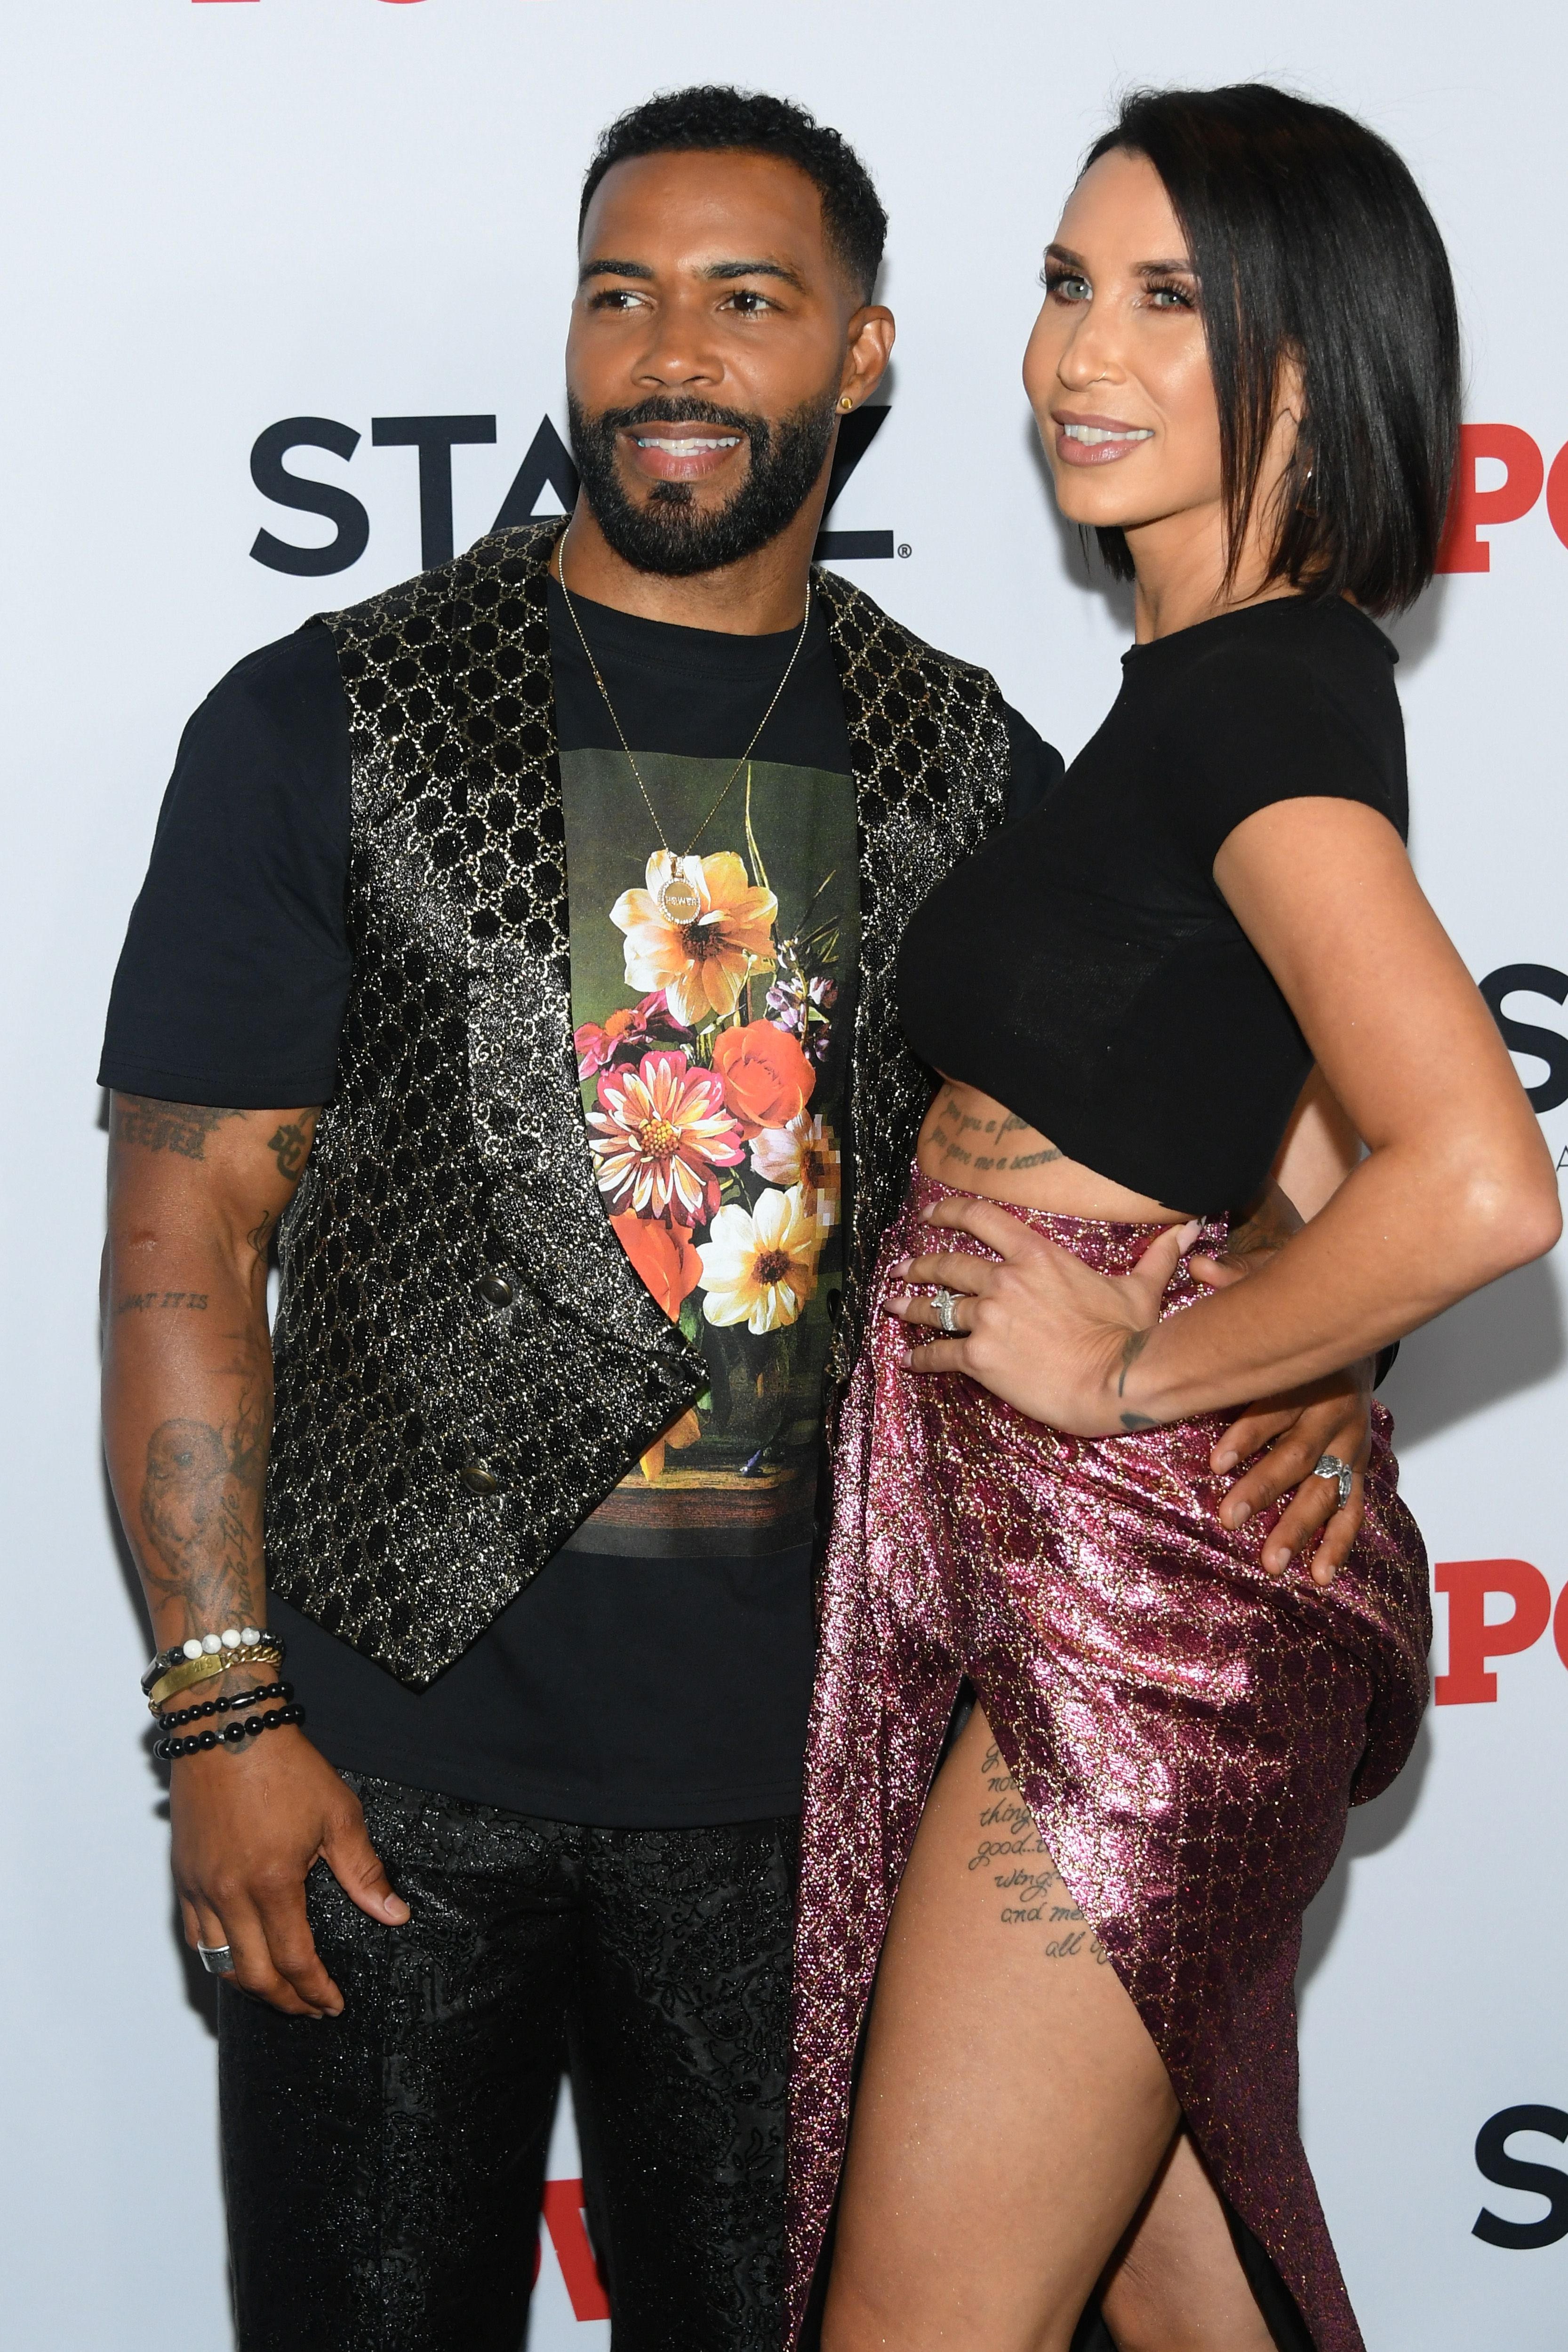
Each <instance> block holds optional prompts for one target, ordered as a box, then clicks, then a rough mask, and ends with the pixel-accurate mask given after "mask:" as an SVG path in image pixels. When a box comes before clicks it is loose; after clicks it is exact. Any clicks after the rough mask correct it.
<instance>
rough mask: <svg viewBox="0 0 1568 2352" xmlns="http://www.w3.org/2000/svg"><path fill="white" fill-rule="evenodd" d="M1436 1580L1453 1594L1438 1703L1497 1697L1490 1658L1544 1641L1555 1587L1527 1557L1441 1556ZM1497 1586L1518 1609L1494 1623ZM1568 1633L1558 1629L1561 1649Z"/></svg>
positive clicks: (1566, 1659)
mask: <svg viewBox="0 0 1568 2352" xmlns="http://www.w3.org/2000/svg"><path fill="white" fill-rule="evenodd" d="M1433 1582H1434V1583H1435V1584H1436V1588H1437V1590H1438V1591H1439V1592H1446V1593H1447V1596H1448V1671H1447V1674H1446V1675H1438V1677H1437V1680H1436V1687H1435V1688H1434V1690H1433V1694H1432V1696H1433V1697H1434V1698H1435V1700H1436V1703H1437V1705H1438V1706H1478V1705H1481V1704H1484V1703H1485V1702H1486V1701H1488V1700H1490V1699H1495V1698H1496V1696H1497V1676H1496V1675H1493V1674H1489V1673H1488V1672H1487V1662H1488V1660H1489V1659H1490V1658H1507V1657H1511V1656H1512V1655H1513V1654H1514V1653H1515V1652H1516V1651H1518V1650H1528V1649H1529V1647H1530V1645H1531V1643H1532V1642H1539V1641H1540V1639H1541V1636H1542V1633H1545V1631H1546V1628H1547V1625H1548V1624H1549V1622H1551V1617H1552V1587H1551V1586H1550V1585H1549V1584H1548V1583H1547V1581H1546V1579H1545V1578H1544V1577H1543V1576H1542V1573H1541V1570H1539V1569H1538V1568H1531V1564H1530V1562H1529V1561H1528V1560H1527V1559H1448V1560H1442V1561H1439V1563H1438V1565H1437V1567H1436V1569H1435V1570H1433ZM1565 1589H1568V1588H1565ZM1494 1592H1495V1593H1499V1594H1501V1595H1504V1596H1506V1598H1507V1599H1509V1600H1510V1601H1512V1602H1513V1614H1512V1615H1511V1616H1510V1617H1503V1618H1500V1619H1499V1620H1497V1621H1496V1622H1491V1623H1489V1622H1488V1620H1487V1599H1488V1596H1489V1594H1490V1593H1494ZM1558 1615H1559V1618H1560V1619H1561V1618H1562V1615H1563V1612H1562V1611H1561V1610H1560V1611H1559V1612H1558ZM1562 1644H1563V1635H1562V1634H1559V1636H1558V1646H1559V1648H1560V1649H1561V1648H1562ZM1564 1664H1568V1652H1565V1653H1564Z"/></svg>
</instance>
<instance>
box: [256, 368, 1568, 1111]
mask: <svg viewBox="0 0 1568 2352" xmlns="http://www.w3.org/2000/svg"><path fill="white" fill-rule="evenodd" d="M887 416H888V411H887V408H886V407H885V406H883V407H880V408H858V409H855V410H854V411H852V413H851V414H850V415H847V417H845V419H844V421H843V423H842V424H841V425H839V428H838V439H837V446H835V449H834V453H833V465H832V469H831V471H830V473H829V475H828V478H827V497H826V502H825V504H824V507H823V520H824V521H825V522H826V519H827V517H828V516H829V515H830V514H831V513H832V511H833V509H834V506H835V505H836V504H837V499H838V497H839V494H840V493H841V491H842V490H843V489H844V488H845V485H846V484H847V482H848V480H849V478H850V476H851V475H852V474H853V473H854V471H855V468H856V467H857V466H858V464H859V463H860V460H861V458H862V457H864V456H865V455H866V452H867V450H868V448H869V447H870V446H871V444H872V442H873V441H874V440H875V439H876V437H877V436H878V434H879V432H880V431H881V429H882V426H883V425H884V424H885V423H886V422H887ZM370 430H371V440H372V443H373V444H374V446H376V447H377V448H407V449H416V450H417V451H418V453H419V560H420V563H421V566H422V568H423V569H424V570H425V571H426V572H428V571H429V570H430V569H431V567H432V566H433V565H435V564H437V563H447V562H450V560H451V557H452V554H453V542H454V529H453V520H452V451H453V449H454V448H455V447H456V446H458V443H459V442H492V441H494V439H495V438H496V420H495V418H494V417H493V416H376V417H373V418H372V420H371V428H370ZM359 438H360V436H359V435H358V434H357V433H356V432H355V431H354V429H353V426H352V425H340V424H338V423H337V422H336V420H335V419H334V418H332V417H331V416H289V417H285V418H284V419H283V420H282V422H281V423H280V424H278V425H268V427H267V430H266V432H265V433H263V434H261V435H260V436H258V439H257V442H256V446H255V447H254V448H253V449H252V451H251V453H250V478H251V480H252V481H253V482H254V483H255V484H256V487H257V488H258V490H259V491H260V492H261V494H262V496H263V498H268V499H273V500H274V501H275V503H276V504H278V505H279V506H285V507H293V508H296V509H299V510H300V511H301V512H303V513H306V514H320V515H325V516H326V517H327V519H328V520H329V521H331V522H334V523H335V524H336V525H337V534H338V535H337V537H336V538H335V539H334V540H331V541H329V542H328V544H327V545H326V546H325V547H295V546H293V545H292V544H291V543H290V542H289V541H288V540H282V539H277V538H275V537H274V536H273V534H272V533H271V531H269V530H261V531H258V533H257V535H256V541H255V543H254V545H253V546H252V548H251V551H250V552H251V554H252V556H253V557H254V559H255V560H256V562H258V563H265V564H268V565H269V566H270V567H271V569H272V570H273V571H274V572H294V573H296V574H298V575H299V576H300V577H302V578H315V577H319V576H320V575H321V574H322V573H323V572H346V571H347V570H348V569H349V567H350V565H351V564H354V563H357V562H359V560H360V557H361V556H362V555H363V553H364V551H365V548H366V546H367V545H368V543H369V541H370V517H369V516H368V515H367V514H366V512H365V510H364V509H363V506H362V505H361V504H360V502H359V500H358V499H356V498H354V497H353V496H352V495H351V493H350V492H349V491H347V490H345V489H342V488H339V487H338V485H337V484H336V483H335V482H316V481H310V480H309V479H307V478H301V477H300V476H299V475H297V474H290V473H288V472H286V471H285V469H284V466H283V459H284V457H285V456H286V455H287V453H288V452H289V450H290V449H294V448H316V449H329V450H331V454H332V455H333V457H343V458H348V457H353V453H354V450H355V449H356V447H357V446H358V445H359ZM546 483H548V484H549V486H550V488H552V490H553V491H554V492H555V495H556V497H557V498H558V499H560V501H561V504H562V505H563V508H565V509H566V510H567V512H568V513H570V511H571V509H572V507H573V505H574V502H575V500H576V497H577V468H576V467H575V466H574V464H573V462H572V455H571V452H570V450H569V449H568V448H567V446H566V445H565V443H564V442H563V440H562V438H561V436H560V434H559V433H558V432H557V431H556V429H555V425H554V424H553V422H552V419H551V418H550V417H548V416H546V417H543V418H542V420H541V422H540V425H539V430H538V431H537V432H536V433H535V435H534V436H533V438H532V440H531V442H530V443H529V445H528V449H527V452H526V454H525V456H524V457H523V460H522V463H521V466H520V467H518V469H517V472H516V474H515V476H514V477H513V479H512V484H511V488H510V489H509V490H508V492H507V494H506V497H505V498H504V499H502V501H501V508H500V513H499V514H498V515H497V517H496V519H495V521H494V522H493V523H492V524H491V526H490V528H491V529H492V530H511V529H513V528H515V526H516V525H518V524H520V523H525V522H528V521H530V520H531V519H532V516H533V510H534V509H535V507H536V506H537V505H538V503H539V499H540V495H541V493H542V490H543V489H544V487H545V485H546ZM892 553H893V534H892V532H891V531H890V530H822V531H820V532H819V533H818V536H817V541H816V559H817V561H818V562H827V563H831V562H835V561H836V560H837V562H851V561H854V560H856V559H859V560H860V561H862V562H864V561H866V560H868V559H874V558H877V557H890V556H891V555H892ZM1519 969H1520V970H1525V969H1529V970H1531V971H1533V970H1534V969H1535V967H1534V966H1530V967H1524V966H1521V967H1519ZM1523 984H1524V983H1522V982H1519V981H1517V980H1515V981H1512V982H1510V985H1512V986H1515V987H1518V986H1521V985H1523ZM1484 985H1485V983H1483V987H1484ZM1563 992H1564V993H1568V980H1564V982H1563ZM1488 1001H1489V1002H1490V999H1489V1000H1488ZM1494 1010H1495V1007H1494ZM1527 1034H1537V1033H1527ZM1539 1034H1542V1035H1544V1034H1547V1033H1546V1032H1544V1031H1543V1032H1541V1033H1539ZM1562 1043H1563V1053H1564V1055H1565V1057H1568V1039H1564V1040H1563V1041H1562ZM1565 1071H1568V1059H1565ZM1564 1098H1568V1075H1565V1076H1564V1079H1563V1096H1562V1097H1556V1099H1559V1100H1561V1099H1564Z"/></svg>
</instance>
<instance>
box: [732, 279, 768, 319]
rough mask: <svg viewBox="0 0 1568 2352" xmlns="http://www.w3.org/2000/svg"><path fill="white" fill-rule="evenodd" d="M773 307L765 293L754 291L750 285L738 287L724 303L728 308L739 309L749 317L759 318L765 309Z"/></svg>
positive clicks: (744, 316) (743, 315)
mask: <svg viewBox="0 0 1568 2352" xmlns="http://www.w3.org/2000/svg"><path fill="white" fill-rule="evenodd" d="M724 308H725V309H726V310H739V311H740V312H741V314H742V317H743V318H747V319H755V318H759V317H760V316H761V315H762V313H763V311H764V310H772V309H773V304H772V303H771V302H770V301H769V300H768V298H767V296H766V295H765V294H756V293H753V292H752V289H751V288H750V287H749V286H740V287H737V288H736V289H735V291H734V293H733V294H731V296H730V298H729V299H728V301H727V302H726V303H725V305H724Z"/></svg>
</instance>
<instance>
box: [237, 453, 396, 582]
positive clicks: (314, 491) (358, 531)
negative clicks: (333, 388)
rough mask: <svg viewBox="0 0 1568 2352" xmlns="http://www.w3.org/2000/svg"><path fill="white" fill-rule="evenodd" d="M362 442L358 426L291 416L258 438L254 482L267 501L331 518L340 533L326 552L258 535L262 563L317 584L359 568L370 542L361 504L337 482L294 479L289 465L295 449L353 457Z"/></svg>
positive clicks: (255, 548)
mask: <svg viewBox="0 0 1568 2352" xmlns="http://www.w3.org/2000/svg"><path fill="white" fill-rule="evenodd" d="M359 438H360V436H359V435H358V434H357V433H356V432H355V431H354V429H353V425H340V424H339V423H338V422H337V420H336V418H335V417H331V416H285V417H284V418H283V420H282V422H281V423H280V424H278V425H268V428H267V430H266V432H265V433H262V434H259V435H258V436H257V441H256V446H255V447H254V448H253V449H252V451H251V453H250V478H251V480H252V481H253V482H254V483H255V484H256V487H257V488H258V490H259V491H260V492H261V495H262V497H263V498H264V499H272V500H273V502H274V504H275V505H278V506H280V507H293V508H295V509H298V511H299V512H300V513H301V514H319V515H325V516H326V518H327V520H328V521H329V522H333V523H336V525H337V527H338V535H337V537H336V538H335V539H331V540H329V541H327V544H326V546H325V547H295V546H293V545H292V544H291V543H290V542H289V541H288V540H286V539H275V538H274V537H273V535H272V533H271V532H270V531H269V530H258V532H257V534H256V541H255V544H254V545H253V546H252V548H251V551H250V552H251V555H252V557H253V558H254V560H255V561H256V562H258V563H265V564H266V565H267V566H268V569H269V570H270V571H273V572H292V573H294V574H295V576H296V577H297V578H299V579H301V580H315V579H319V578H320V577H321V575H322V573H324V572H346V571H347V570H348V568H349V566H350V564H351V563H357V562H359V560H360V557H361V556H362V555H363V553H364V551H365V548H366V547H367V545H368V544H369V541H370V517H369V515H367V514H366V512H365V510H364V509H363V507H362V506H361V504H360V502H359V500H358V499H356V498H355V497H354V496H353V493H352V492H351V491H348V490H345V489H342V488H340V487H339V485H338V484H337V483H336V482H312V481H309V480H306V479H304V478H302V477H301V476H300V475H298V474H290V473H289V472H288V471H287V470H286V468H285V467H284V464H283V460H284V458H285V457H287V455H288V453H289V450H290V449H329V450H331V454H332V456H333V457H353V453H354V451H355V449H357V448H358V446H359Z"/></svg>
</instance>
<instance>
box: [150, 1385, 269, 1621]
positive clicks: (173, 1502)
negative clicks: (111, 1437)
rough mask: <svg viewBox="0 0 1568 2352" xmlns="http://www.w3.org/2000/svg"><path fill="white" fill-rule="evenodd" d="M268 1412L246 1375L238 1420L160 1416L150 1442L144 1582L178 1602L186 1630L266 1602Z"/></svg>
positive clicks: (251, 1616)
mask: <svg viewBox="0 0 1568 2352" xmlns="http://www.w3.org/2000/svg"><path fill="white" fill-rule="evenodd" d="M269 1434H270V1412H269V1408H268V1403H267V1402H266V1390H265V1384H264V1383H262V1382H261V1381H246V1382H245V1383H244V1384H243V1385H242V1387H241V1390H240V1394H239V1402H238V1405H237V1410H236V1413H235V1417H234V1420H233V1421H232V1422H226V1423H214V1422H208V1421H196V1420H187V1419H181V1420H174V1421H164V1422H161V1423H159V1425H158V1427H157V1428H156V1429H155V1430H154V1431H153V1434H152V1436H151V1437H150V1438H149V1439H148V1441H147V1464H146V1471H145V1475H144V1476H143V1478H142V1496H141V1518H142V1532H143V1534H144V1535H145V1537H146V1539H147V1542H146V1550H145V1554H144V1558H145V1563H146V1570H147V1580H148V1582H149V1584H150V1585H151V1586H152V1588H153V1591H154V1592H155V1593H156V1594H157V1595H158V1597H159V1598H161V1599H163V1600H164V1601H175V1600H177V1601H179V1602H180V1603H181V1604H182V1606H183V1608H184V1621H185V1624H186V1628H187V1632H188V1633H215V1632H217V1631H219V1630H220V1629H221V1628H222V1627H223V1626H224V1625H231V1624H243V1623H245V1622H247V1619H248V1620H249V1621H251V1622H259V1620H258V1618H257V1616H256V1612H257V1610H258V1608H259V1607H260V1606H261V1596H262V1592H263V1590H264V1578H263V1573H262V1565H261V1559H262V1555H261V1542H260V1528H259V1512H260V1502H261V1487H262V1483H263V1480H264V1478H265V1475H266V1467H267V1442H268V1436H269Z"/></svg>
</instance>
